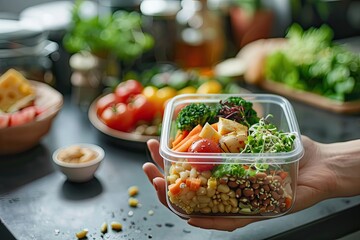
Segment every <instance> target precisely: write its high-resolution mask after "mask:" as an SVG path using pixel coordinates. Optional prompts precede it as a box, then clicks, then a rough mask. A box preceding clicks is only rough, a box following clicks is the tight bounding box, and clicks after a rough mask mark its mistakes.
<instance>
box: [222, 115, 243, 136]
mask: <svg viewBox="0 0 360 240" xmlns="http://www.w3.org/2000/svg"><path fill="white" fill-rule="evenodd" d="M247 130H248V127H247V126H245V125H242V124H240V123H238V122H235V121H233V120H229V119H226V118H219V123H218V132H219V134H220V135H225V134H228V133H231V132H236V133H245V135H247Z"/></svg>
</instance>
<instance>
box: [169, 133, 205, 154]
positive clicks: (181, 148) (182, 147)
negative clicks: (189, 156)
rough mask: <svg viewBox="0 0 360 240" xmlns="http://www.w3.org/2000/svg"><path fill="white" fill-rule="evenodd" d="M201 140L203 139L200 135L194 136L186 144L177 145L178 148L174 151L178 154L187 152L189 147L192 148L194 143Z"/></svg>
mask: <svg viewBox="0 0 360 240" xmlns="http://www.w3.org/2000/svg"><path fill="white" fill-rule="evenodd" d="M200 139H201V137H200V136H199V134H196V135H195V136H192V137H190V138H189V139H187V141H186V142H184V143H182V144H181V143H180V144H178V145H176V147H175V148H173V150H174V151H177V152H187V151H188V149H189V147H190V146H191V144H193V142H195V141H197V140H200Z"/></svg>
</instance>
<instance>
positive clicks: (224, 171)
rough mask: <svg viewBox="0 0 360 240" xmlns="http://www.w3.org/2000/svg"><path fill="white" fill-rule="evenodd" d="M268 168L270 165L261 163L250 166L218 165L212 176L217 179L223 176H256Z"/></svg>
mask: <svg viewBox="0 0 360 240" xmlns="http://www.w3.org/2000/svg"><path fill="white" fill-rule="evenodd" d="M245 166H246V167H245ZM268 168H269V165H268V164H261V163H255V164H251V165H250V166H247V165H243V164H236V163H226V164H219V165H217V166H216V167H215V168H214V170H213V172H212V176H214V177H216V178H221V177H223V176H232V177H243V176H255V174H256V173H258V172H265V171H266V170H267V169H268Z"/></svg>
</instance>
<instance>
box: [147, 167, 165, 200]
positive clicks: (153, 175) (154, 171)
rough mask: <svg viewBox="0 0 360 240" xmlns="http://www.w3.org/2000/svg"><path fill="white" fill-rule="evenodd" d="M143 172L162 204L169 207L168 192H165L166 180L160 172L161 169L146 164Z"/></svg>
mask: <svg viewBox="0 0 360 240" xmlns="http://www.w3.org/2000/svg"><path fill="white" fill-rule="evenodd" d="M143 170H144V172H145V174H146V175H147V177H148V179H149V181H150V182H151V183H152V185H153V186H154V188H155V190H156V194H157V196H158V198H159V200H160V202H161V203H162V204H163V205H164V206H166V207H167V206H168V205H167V203H166V196H165V194H166V191H165V188H166V186H165V180H164V176H163V174H162V173H161V172H160V171H159V169H158V168H157V167H156V166H155V164H153V163H149V162H148V163H145V164H144V165H143Z"/></svg>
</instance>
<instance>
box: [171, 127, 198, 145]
mask: <svg viewBox="0 0 360 240" xmlns="http://www.w3.org/2000/svg"><path fill="white" fill-rule="evenodd" d="M201 130H202V126H201V125H200V124H199V125H197V126H196V127H194V128H193V129H192V130H191V131H190V132H189V133H188V134H187V135H186V137H185V138H184V139H183V140H181V141H180V142H179V143H178V144H176V145H173V150H175V148H177V147H178V146H181V145H183V144H184V143H185V142H187V140H189V139H190V138H191V137H193V136H194V135H196V134H197V135H199V133H200V132H201Z"/></svg>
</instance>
